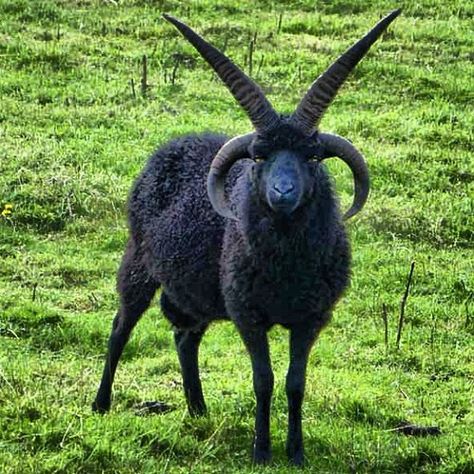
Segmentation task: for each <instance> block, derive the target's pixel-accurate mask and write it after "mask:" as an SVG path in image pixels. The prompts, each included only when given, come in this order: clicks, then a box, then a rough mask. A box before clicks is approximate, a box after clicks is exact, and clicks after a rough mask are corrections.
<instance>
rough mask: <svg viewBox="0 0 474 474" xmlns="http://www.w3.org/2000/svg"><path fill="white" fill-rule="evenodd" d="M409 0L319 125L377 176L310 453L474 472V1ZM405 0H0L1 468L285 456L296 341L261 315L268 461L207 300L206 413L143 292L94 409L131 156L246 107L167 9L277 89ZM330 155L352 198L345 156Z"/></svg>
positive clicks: (326, 345) (329, 355)
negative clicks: (185, 388) (190, 407)
mask: <svg viewBox="0 0 474 474" xmlns="http://www.w3.org/2000/svg"><path fill="white" fill-rule="evenodd" d="M405 3H406V4H407V5H406V6H405V8H404V12H403V15H402V16H401V17H400V18H399V19H397V20H396V22H395V23H394V25H393V26H392V27H391V28H390V31H389V32H388V33H387V34H386V35H385V36H384V37H383V39H382V41H380V42H378V43H377V44H376V45H375V46H374V48H373V50H372V51H371V52H370V54H369V55H368V57H367V58H366V59H365V60H364V61H363V63H362V64H361V65H360V66H359V67H358V68H357V71H356V72H355V74H353V75H352V76H351V79H350V80H349V81H348V83H347V84H346V86H345V87H344V89H343V92H342V93H341V94H340V95H339V97H338V99H337V100H336V101H335V103H334V104H333V105H332V107H331V108H330V112H329V113H328V114H327V115H326V117H325V118H324V120H323V123H322V126H321V128H322V129H323V130H326V131H334V132H337V133H339V134H341V135H345V136H347V137H348V138H350V139H351V140H352V141H353V142H354V143H355V144H356V145H357V146H358V148H360V149H361V150H362V151H363V152H364V154H365V155H366V157H367V160H368V163H369V166H370V169H371V174H372V182H373V187H372V193H371V196H370V200H369V204H368V205H367V207H366V208H365V209H364V211H363V212H362V213H361V214H360V216H358V217H357V218H356V219H354V220H353V221H351V222H350V223H349V224H348V228H349V232H350V235H351V239H352V244H353V254H354V265H353V280H352V285H351V288H350V289H349V291H348V292H347V294H346V296H345V297H344V299H343V300H342V301H341V302H340V303H339V305H338V307H337V309H336V311H335V314H334V319H333V322H332V323H331V325H330V326H329V328H328V329H327V330H326V331H325V332H324V333H323V334H322V336H321V338H320V340H319V342H318V343H317V345H316V347H315V349H314V350H313V353H312V356H311V360H310V367H309V370H308V377H307V392H306V400H305V406H304V431H305V439H306V454H307V471H308V472H315V473H316V472H317V473H344V472H352V473H354V472H357V473H359V472H361V473H364V472H372V473H404V472H413V473H415V472H440V473H466V474H467V473H472V472H474V413H473V398H474V395H473V392H474V388H473V385H474V383H473V382H474V370H473V369H474V367H473V361H474V345H473V335H474V307H473V305H474V297H473V295H474V276H473V267H474V257H473V253H474V252H473V248H474V204H473V196H474V153H473V147H474V114H473V105H474V79H473V78H474V64H473V62H474V53H473V51H474V34H473V22H474V2H468V1H465V0H462V1H461V0H445V1H441V0H420V1H418V2H405ZM217 4H218V5H217ZM397 6H399V5H398V4H394V3H393V2H389V1H383V0H378V1H374V2H361V1H356V0H345V1H344V0H335V1H314V0H298V1H291V2H283V1H270V0H268V1H260V0H254V1H248V0H241V1H238V0H224V1H221V2H212V1H210V0H202V1H198V0H192V1H186V2H185V1H173V0H169V1H165V0H164V1H159V0H156V1H145V0H134V1H133V0H123V1H122V0H107V1H106V0H103V1H99V0H77V1H73V0H57V1H52V0H51V1H44V0H35V1H33V0H30V1H28V0H0V71H1V72H0V213H2V214H1V216H0V471H1V472H2V473H3V472H5V473H29V472H34V473H53V472H58V473H59V472H67V473H69V472H71V473H99V472H104V473H115V472H120V473H132V472H150V473H151V472H154V473H155V472H170V473H174V472H177V473H184V472H193V473H217V472H220V473H234V472H242V473H247V472H272V473H273V472H275V473H279V472H282V473H283V472H289V471H292V470H293V469H291V468H289V467H288V466H287V462H286V457H285V454H284V441H285V435H286V397H285V393H284V375H285V369H286V365H287V358H288V356H287V334H286V333H285V331H284V330H282V329H279V328H275V329H274V330H273V331H272V333H271V343H272V355H273V360H274V369H275V375H276V390H275V397H274V405H273V415H272V434H273V445H274V459H273V461H272V464H271V466H270V467H267V468H254V467H252V465H251V463H250V445H251V435H252V427H253V410H254V396H253V391H252V385H251V371H250V362H249V359H248V356H247V355H246V353H245V350H244V347H243V344H242V343H241V342H240V339H239V337H238V335H237V333H236V331H235V330H234V328H233V327H232V325H230V324H228V323H222V324H216V325H215V326H214V327H213V328H212V329H211V330H210V331H209V333H208V335H207V337H206V339H205V340H204V343H203V345H202V351H201V354H202V355H201V362H202V376H203V384H204V390H205V395H206V397H207V402H208V406H209V409H210V414H209V416H207V417H205V418H202V419H191V418H190V417H189V415H187V413H186V410H185V402H184V397H183V396H182V393H181V391H182V387H181V380H180V374H179V365H178V361H177V357H176V354H175V352H174V347H173V343H172V332H171V328H170V327H169V325H168V324H167V322H166V321H165V320H164V318H163V317H161V315H160V311H159V309H158V308H157V306H156V305H154V306H153V308H152V309H150V310H149V312H148V313H147V314H146V315H145V317H144V318H143V319H142V321H141V323H140V324H139V326H138V327H137V329H136V331H135V333H134V335H133V337H132V339H131V341H130V343H129V344H128V346H127V348H126V351H125V354H124V356H123V358H122V362H121V364H120V366H119V370H118V373H117V379H116V384H115V396H114V405H113V408H112V411H111V413H110V414H109V415H107V416H104V417H102V416H99V415H93V414H92V413H91V411H90V404H91V402H92V400H93V397H94V395H95V390H96V387H97V384H98V382H99V378H100V374H101V370H102V364H103V357H104V353H105V348H106V341H107V338H108V335H109V330H110V326H111V321H112V317H113V315H114V312H115V310H116V306H117V300H116V295H115V290H114V284H115V272H116V270H117V267H118V264H119V261H120V257H121V253H122V250H123V248H124V244H125V241H126V235H127V229H126V219H125V202H126V198H127V193H128V190H129V188H130V186H131V184H132V182H133V180H134V177H135V176H136V175H137V174H138V172H139V170H140V169H141V168H142V167H143V165H144V163H145V162H146V159H147V157H148V155H149V154H150V153H151V152H152V151H153V150H154V149H155V148H156V147H157V146H158V145H160V144H162V143H164V142H165V141H166V140H168V139H170V138H171V137H174V136H176V135H180V134H185V133H187V132H190V131H199V130H216V131H221V132H225V133H228V134H238V133H243V132H247V131H249V130H250V124H249V122H248V120H247V119H246V117H245V116H244V114H243V113H242V112H241V111H240V110H239V108H238V106H237V105H236V104H235V103H234V101H233V99H232V97H231V96H230V95H229V93H228V92H227V91H226V90H225V88H224V87H223V86H221V85H220V84H219V82H218V81H217V80H216V79H215V77H214V76H213V74H212V73H211V72H210V71H209V68H208V67H207V65H205V64H204V62H203V61H202V60H201V59H200V58H198V56H197V55H196V54H195V53H194V51H193V50H192V49H191V47H190V46H188V45H187V44H186V43H185V41H184V40H183V39H182V38H181V37H180V36H179V35H178V34H177V32H176V31H175V30H174V29H173V28H172V27H171V26H170V25H169V24H167V23H166V22H165V21H163V20H162V19H161V13H162V12H168V13H171V14H174V15H176V16H178V17H180V18H182V19H183V20H185V21H188V22H189V23H190V24H191V25H193V26H194V27H196V29H197V30H198V31H200V32H201V33H203V34H205V36H206V37H207V38H209V39H210V40H211V41H213V42H214V43H215V44H216V45H217V46H219V47H224V46H225V47H226V52H227V53H228V54H229V55H230V56H231V57H232V58H234V59H235V61H236V62H237V63H238V64H239V65H241V66H242V67H244V68H245V70H246V71H249V69H252V75H253V77H254V78H256V79H257V80H258V82H259V83H261V84H262V86H263V87H264V89H265V91H266V92H267V93H268V96H269V98H270V100H272V101H273V103H274V104H275V106H276V107H278V109H279V110H280V111H282V112H291V111H292V110H293V108H294V107H295V106H296V104H297V102H298V100H299V99H300V97H301V95H302V94H303V93H304V91H305V90H306V88H307V87H308V86H309V84H310V83H311V82H312V80H313V79H314V78H315V77H316V76H317V75H318V74H319V73H320V72H321V71H322V70H323V69H324V68H325V67H326V66H327V65H328V64H329V63H330V61H332V60H334V59H335V58H336V57H337V56H338V54H340V53H341V52H342V51H343V50H344V49H345V48H346V47H347V46H349V45H350V44H351V43H352V42H353V41H355V40H356V39H357V38H358V37H360V36H361V35H362V34H363V33H364V32H365V31H367V30H368V29H369V28H370V27H371V26H372V25H373V24H374V23H375V22H376V21H377V20H378V19H379V17H380V15H382V14H385V13H387V12H388V11H390V10H391V9H393V8H395V7H397ZM402 6H403V5H402ZM253 39H256V41H255V48H254V54H253V62H252V64H250V62H249V60H248V52H249V44H250V42H251V41H252V40H253ZM143 55H147V57H148V83H149V88H148V89H147V91H146V93H145V94H142V93H141V90H140V78H141V60H142V56H143ZM132 80H133V83H134V91H133V88H132V85H131V84H132ZM329 166H330V167H331V170H332V172H333V175H334V177H335V182H336V185H337V189H338V191H339V192H340V195H341V198H342V202H343V203H344V204H345V205H347V203H348V202H349V201H350V198H351V192H352V189H351V186H352V184H351V178H350V176H349V173H348V172H347V171H346V169H345V168H344V166H343V165H339V164H337V163H330V165H329ZM412 261H415V262H416V266H415V272H414V277H413V282H412V288H411V292H410V295H409V297H408V301H407V306H406V323H405V326H404V328H403V333H402V338H401V345H400V348H399V350H397V349H396V345H395V339H396V327H397V320H398V315H399V307H400V300H401V297H402V295H403V292H404V289H405V285H406V280H407V274H408V271H409V268H410V264H411V262H412ZM383 305H386V308H387V317H388V331H389V334H388V338H389V341H388V346H387V347H386V345H385V343H384V324H383V320H382V306H383ZM153 399H158V400H162V401H166V402H167V403H169V404H170V405H171V406H172V407H173V408H174V409H173V410H172V411H170V412H169V413H166V414H162V415H155V416H137V414H136V412H135V409H134V406H135V405H136V404H138V403H139V402H140V401H142V400H153ZM403 420H408V421H410V422H413V423H417V424H421V425H436V426H439V427H440V429H441V431H442V434H441V435H440V436H437V437H426V438H414V437H406V436H402V435H400V434H397V433H396V432H394V431H392V429H393V428H394V427H396V426H397V424H398V423H400V422H401V421H403Z"/></svg>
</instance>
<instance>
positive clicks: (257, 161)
mask: <svg viewBox="0 0 474 474" xmlns="http://www.w3.org/2000/svg"><path fill="white" fill-rule="evenodd" d="M254 161H255V163H263V162H264V161H265V158H264V157H263V156H256V157H255V158H254Z"/></svg>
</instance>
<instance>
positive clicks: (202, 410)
mask: <svg viewBox="0 0 474 474" xmlns="http://www.w3.org/2000/svg"><path fill="white" fill-rule="evenodd" d="M188 411H189V414H190V415H191V416H192V417H193V418H198V417H200V416H205V415H206V414H207V408H206V405H205V404H204V402H203V403H197V404H195V405H189V406H188Z"/></svg>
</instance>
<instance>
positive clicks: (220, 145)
mask: <svg viewBox="0 0 474 474" xmlns="http://www.w3.org/2000/svg"><path fill="white" fill-rule="evenodd" d="M399 13H400V10H396V11H394V12H392V13H390V14H389V15H388V16H386V17H385V18H384V19H382V20H381V21H380V22H379V23H378V24H377V25H376V26H375V27H374V28H373V29H372V30H371V31H370V32H369V33H367V34H366V35H365V36H364V37H363V38H362V39H361V40H359V41H358V42H356V43H355V44H354V45H353V46H352V47H351V48H349V49H348V50H347V51H346V52H345V53H344V54H342V55H341V57H340V58H339V59H338V60H337V61H335V62H334V63H333V64H332V65H331V66H330V67H329V68H328V69H327V70H326V71H325V72H324V73H323V74H322V75H321V76H319V78H318V79H317V80H316V81H315V82H314V83H313V84H312V86H311V87H310V89H309V90H308V92H307V93H306V95H305V96H304V98H303V99H302V101H301V102H300V104H299V105H298V107H297V109H296V111H295V112H294V113H293V114H292V115H291V116H281V115H279V114H278V113H277V112H275V110H274V109H273V107H272V106H271V104H270V103H269V101H268V100H267V99H266V97H265V96H264V94H263V92H262V90H261V89H260V88H259V87H258V86H257V85H256V84H255V83H254V82H253V81H252V80H251V79H250V78H249V77H247V76H246V75H245V74H244V73H243V72H242V71H241V70H240V69H239V68H238V67H237V66H236V65H235V64H233V63H232V62H231V61H230V60H229V59H228V58H227V57H226V56H225V55H224V54H223V53H221V52H220V51H219V50H218V49H216V48H215V47H213V46H212V45H210V44H209V43H207V42H206V41H205V40H204V39H203V38H201V37H200V36H199V35H198V34H196V33H195V32H194V31H193V30H191V28H189V27H188V26H187V25H185V24H184V23H182V22H180V21H179V20H177V19H175V18H173V17H171V16H168V15H165V18H166V19H167V20H168V21H169V22H171V23H172V24H173V25H174V26H175V27H176V28H177V29H178V30H179V31H180V32H181V33H182V34H183V35H184V37H185V38H186V39H187V40H188V41H190V42H191V44H192V45H193V46H194V47H195V48H196V49H197V50H198V52H199V53H200V54H201V55H202V56H203V57H204V59H205V60H206V61H207V62H208V63H209V64H210V66H212V68H213V69H214V70H215V71H216V73H217V75H218V76H219V77H220V78H221V79H222V81H223V82H224V83H225V84H226V86H227V87H228V88H229V90H230V91H231V93H232V94H233V96H234V97H235V99H236V100H237V101H238V103H239V104H240V105H241V106H242V107H243V109H244V110H245V111H246V113H247V115H248V116H249V118H250V120H251V122H252V124H253V126H254V128H255V132H252V133H248V134H246V135H242V136H238V137H235V138H232V139H230V140H229V139H228V138H227V137H225V136H221V135H215V134H202V135H191V136H185V137H182V138H178V139H175V140H173V141H171V142H170V143H168V144H167V145H165V146H163V147H162V148H160V149H158V150H157V151H156V152H155V154H154V155H153V156H152V157H151V158H150V160H149V161H148V164H147V165H146V167H145V169H144V171H143V172H142V174H141V176H140V177H139V178H138V180H137V181H136V183H135V186H134V188H133V190H132V193H131V196H130V201H129V226H130V238H129V241H128V245H127V249H126V252H125V255H124V258H123V261H122V265H121V267H120V270H119V274H118V292H119V294H120V309H119V311H118V313H117V315H116V317H115V319H114V322H113V327H112V333H111V336H110V339H109V348H108V354H107V359H106V363H105V368H104V372H103V376H102V381H101V383H100V387H99V390H98V393H97V397H96V399H95V401H94V404H93V409H94V410H96V411H99V412H105V411H107V410H108V409H109V408H110V400H111V387H112V382H113V378H114V374H115V370H116V367H117V363H118V360H119V358H120V356H121V354H122V350H123V348H124V346H125V344H126V342H127V340H128V338H129V336H130V333H131V331H132V329H133V327H134V326H135V324H136V323H137V321H138V319H139V318H140V316H141V315H142V314H143V312H144V311H145V310H146V309H147V308H148V306H149V304H150V302H151V300H152V298H153V296H154V294H155V292H156V290H157V289H158V288H159V287H160V286H161V308H162V311H163V314H164V315H165V316H166V317H167V319H169V321H170V322H171V323H172V325H173V326H174V328H175V342H176V347H177V352H178V356H179V361H180V364H181V370H182V377H183V385H184V392H185V396H186V400H187V404H188V408H189V411H190V413H191V414H195V415H196V414H202V413H204V412H205V410H206V405H205V402H204V397H203V393H202V388H201V381H200V378H199V368H198V348H199V344H200V341H201V339H202V336H203V335H204V332H205V331H206V329H207V327H208V326H209V324H210V323H211V322H212V321H214V320H217V319H230V320H232V321H233V322H234V324H235V326H236V327H237V329H238V332H239V333H240V336H241V337H242V339H243V342H244V344H245V346H246V348H247V350H248V352H249V354H250V357H251V362H252V369H253V385H254V391H255V395H256V400H257V406H256V420H255V438H254V444H253V459H254V461H255V462H257V463H264V462H267V461H268V460H269V459H270V457H271V447H270V428H269V427H270V404H271V397H272V391H273V372H272V368H271V362H270V355H269V347H268V340H267V332H268V330H269V329H270V328H271V327H272V326H273V325H275V324H280V325H282V326H284V327H285V328H287V329H289V331H290V364H289V368H288V373H287V377H286V393H287V398H288V423H289V426H288V437H287V454H288V457H289V459H290V461H291V462H292V463H294V464H296V465H300V464H302V463H303V437H302V428H301V406H302V401H303V396H304V388H305V372H306V366H307V361H308V355H309V352H310V349H311V347H312V345H313V343H314V341H315V339H316V337H317V335H318V334H319V332H320V331H321V329H322V328H323V327H324V326H325V325H326V324H327V322H328V321H329V319H330V316H331V311H332V309H333V307H334V305H335V303H336V302H337V300H338V299H339V298H340V296H341V294H342V293H343V291H344V289H345V288H346V287H347V285H348V282H349V271H350V270H349V267H350V249H349V244H348V239H347V236H346V231H345V228H344V224H343V218H342V216H341V214H340V211H339V207H338V202H337V199H336V197H335V194H334V192H333V190H332V188H331V182H330V179H329V176H328V173H327V171H326V169H325V167H324V165H323V164H322V161H323V160H324V159H326V158H329V157H338V158H340V159H342V160H343V161H344V162H345V163H346V164H347V165H348V166H349V167H350V169H351V170H352V173H353V177H354V194H355V195H354V201H353V204H352V207H351V208H350V209H349V211H347V212H346V214H345V216H344V217H345V218H349V217H352V216H353V215H355V214H356V213H357V212H358V211H359V210H360V209H361V208H362V206H363V205H364V203H365V201H366V199H367V196H368V191H369V176H368V170H367V167H366V164H365V161H364V158H363V157H362V155H361V154H360V153H359V151H358V150H357V149H356V148H355V147H354V145H352V144H351V143H350V142H349V141H347V140H346V139H344V138H342V137H339V136H337V135H332V134H328V133H322V132H319V131H318V129H317V127H318V124H319V122H320V120H321V118H322V116H323V114H324V112H325V111H326V109H327V108H328V106H329V105H330V103H331V101H332V99H333V98H334V97H335V95H336V93H337V91H338V89H339V88H340V86H341V85H342V84H343V82H344V81H345V79H346V78H347V76H348V75H349V73H350V72H351V70H352V69H353V68H354V67H355V66H356V64H357V63H358V62H359V61H360V60H361V59H362V57H363V56H364V55H365V54H366V53H367V51H368V50H369V48H370V46H371V45H372V44H373V43H374V42H375V41H376V40H377V39H378V38H379V37H380V35H381V34H382V33H383V32H384V31H385V29H386V28H387V27H388V25H389V24H390V23H391V22H392V21H393V20H394V19H395V18H396V17H397V16H398V15H399ZM206 183H207V185H206Z"/></svg>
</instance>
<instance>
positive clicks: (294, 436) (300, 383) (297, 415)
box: [286, 325, 319, 466]
mask: <svg viewBox="0 0 474 474" xmlns="http://www.w3.org/2000/svg"><path fill="white" fill-rule="evenodd" d="M318 333H319V330H318V329H317V328H313V329H312V328H310V327H308V326H306V325H305V326H304V327H294V328H292V329H291V332H290V365H289V368H288V373H287V376H286V396H287V398H288V437H287V442H286V453H287V455H288V459H289V460H290V462H291V463H293V464H295V465H297V466H301V465H302V464H303V461H304V449H303V432H302V427H301V406H302V404H303V397H304V389H305V377H306V366H307V364H308V356H309V353H310V351H311V347H312V345H313V343H314V341H315V339H316V337H317V335H318Z"/></svg>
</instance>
